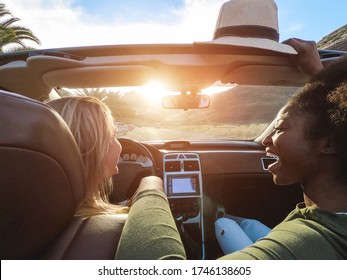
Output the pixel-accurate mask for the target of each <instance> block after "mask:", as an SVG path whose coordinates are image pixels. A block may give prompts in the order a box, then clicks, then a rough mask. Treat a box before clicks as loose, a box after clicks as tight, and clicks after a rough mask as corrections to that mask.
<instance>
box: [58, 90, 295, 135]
mask: <svg viewBox="0 0 347 280" xmlns="http://www.w3.org/2000/svg"><path fill="white" fill-rule="evenodd" d="M297 90H298V88H295V87H280V86H232V87H230V88H229V89H225V88H224V89H223V88H222V90H220V91H219V92H215V93H213V94H210V106H209V107H208V108H204V109H189V110H182V109H164V108H162V106H161V102H160V99H161V96H162V95H160V94H155V93H154V92H151V93H147V94H144V93H143V92H141V93H140V92H139V91H137V89H136V88H126V89H124V88H123V89H122V88H117V89H115V88H112V89H74V90H71V89H60V90H58V92H59V94H60V95H61V96H63V95H94V96H96V97H98V98H100V99H102V100H103V101H104V102H105V103H106V104H107V105H108V106H109V107H110V109H111V111H112V113H113V117H114V119H115V124H116V125H117V134H118V137H124V136H125V137H129V138H132V139H135V140H138V141H156V140H190V141H199V140H201V141H206V140H208V141H213V140H223V141H225V140H253V139H254V138H256V137H257V136H258V135H260V134H261V133H262V132H263V131H264V129H265V128H266V127H267V126H268V125H269V124H270V123H271V121H272V120H273V119H274V118H275V117H276V114H277V112H278V111H279V110H280V108H281V107H282V106H283V105H284V104H285V103H286V101H287V100H288V98H289V97H290V96H291V95H292V94H293V93H295V92H296V91H297Z"/></svg>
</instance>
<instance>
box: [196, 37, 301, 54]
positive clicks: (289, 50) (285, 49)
mask: <svg viewBox="0 0 347 280" xmlns="http://www.w3.org/2000/svg"><path fill="white" fill-rule="evenodd" d="M194 44H197V45H229V46H237V47H249V48H257V49H262V50H269V51H274V52H279V53H284V54H293V55H295V54H298V53H297V51H296V50H295V49H294V48H293V47H291V46H289V45H286V44H281V43H277V42H276V41H273V40H269V39H262V38H244V37H235V36H224V37H220V38H217V39H215V40H212V41H202V42H194Z"/></svg>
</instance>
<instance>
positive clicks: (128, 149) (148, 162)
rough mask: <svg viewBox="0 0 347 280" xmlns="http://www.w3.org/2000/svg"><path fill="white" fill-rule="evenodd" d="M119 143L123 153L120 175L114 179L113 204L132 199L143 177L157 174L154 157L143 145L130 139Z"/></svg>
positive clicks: (111, 196) (111, 197)
mask: <svg viewBox="0 0 347 280" xmlns="http://www.w3.org/2000/svg"><path fill="white" fill-rule="evenodd" d="M118 141H119V142H120V143H121V145H122V153H121V158H120V161H119V163H118V170H119V171H118V174H116V175H114V176H113V177H112V181H113V192H112V193H111V194H110V196H109V199H110V202H112V203H118V202H121V201H124V200H126V199H129V198H131V197H132V195H133V194H134V193H135V191H136V190H137V188H138V186H139V183H140V181H141V179H142V178H143V177H146V176H151V175H155V174H156V166H155V161H154V158H153V155H152V154H151V152H150V151H149V150H148V149H147V148H146V147H145V146H144V145H143V144H141V143H140V142H138V141H135V140H132V139H128V138H118Z"/></svg>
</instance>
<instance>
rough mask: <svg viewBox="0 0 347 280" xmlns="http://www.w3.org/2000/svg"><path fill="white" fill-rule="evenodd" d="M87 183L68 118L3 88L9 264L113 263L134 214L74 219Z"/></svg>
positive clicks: (3, 242) (0, 230)
mask: <svg viewBox="0 0 347 280" xmlns="http://www.w3.org/2000/svg"><path fill="white" fill-rule="evenodd" d="M84 180H85V179H84V176H83V165H82V160H81V157H80V154H79V151H78V148H77V145H76V143H75V140H74V138H73V136H72V134H71V133H70V130H69V128H68V127H67V125H66V124H65V122H64V121H63V120H62V118H61V117H60V116H59V115H58V114H57V113H56V112H54V111H53V110H52V109H51V108H50V107H49V106H47V105H45V104H43V103H41V102H38V101H35V100H32V99H29V98H26V97H23V96H20V95H17V94H13V93H9V92H6V91H3V90H0V257H1V259H3V260H4V259H113V258H114V256H115V252H116V249H117V244H118V240H119V238H120V234H121V231H122V228H123V225H124V222H125V220H126V216H127V215H98V216H93V217H91V218H80V217H74V213H75V210H76V208H77V207H78V205H79V203H80V202H81V201H82V199H83V197H84V195H85V189H84V187H85V186H84V185H85V181H84Z"/></svg>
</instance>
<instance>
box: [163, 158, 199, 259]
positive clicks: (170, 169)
mask: <svg viewBox="0 0 347 280" xmlns="http://www.w3.org/2000/svg"><path fill="white" fill-rule="evenodd" d="M164 189H165V193H166V195H167V197H168V199H169V203H170V208H171V211H172V214H173V216H174V218H175V220H176V223H177V227H178V229H179V231H180V234H181V238H182V242H183V244H184V245H185V246H186V247H189V248H187V250H186V251H187V252H189V254H190V255H188V256H187V257H188V259H204V257H205V248H204V225H203V197H202V175H201V166H200V159H199V156H198V154H195V153H169V154H166V155H164Z"/></svg>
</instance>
